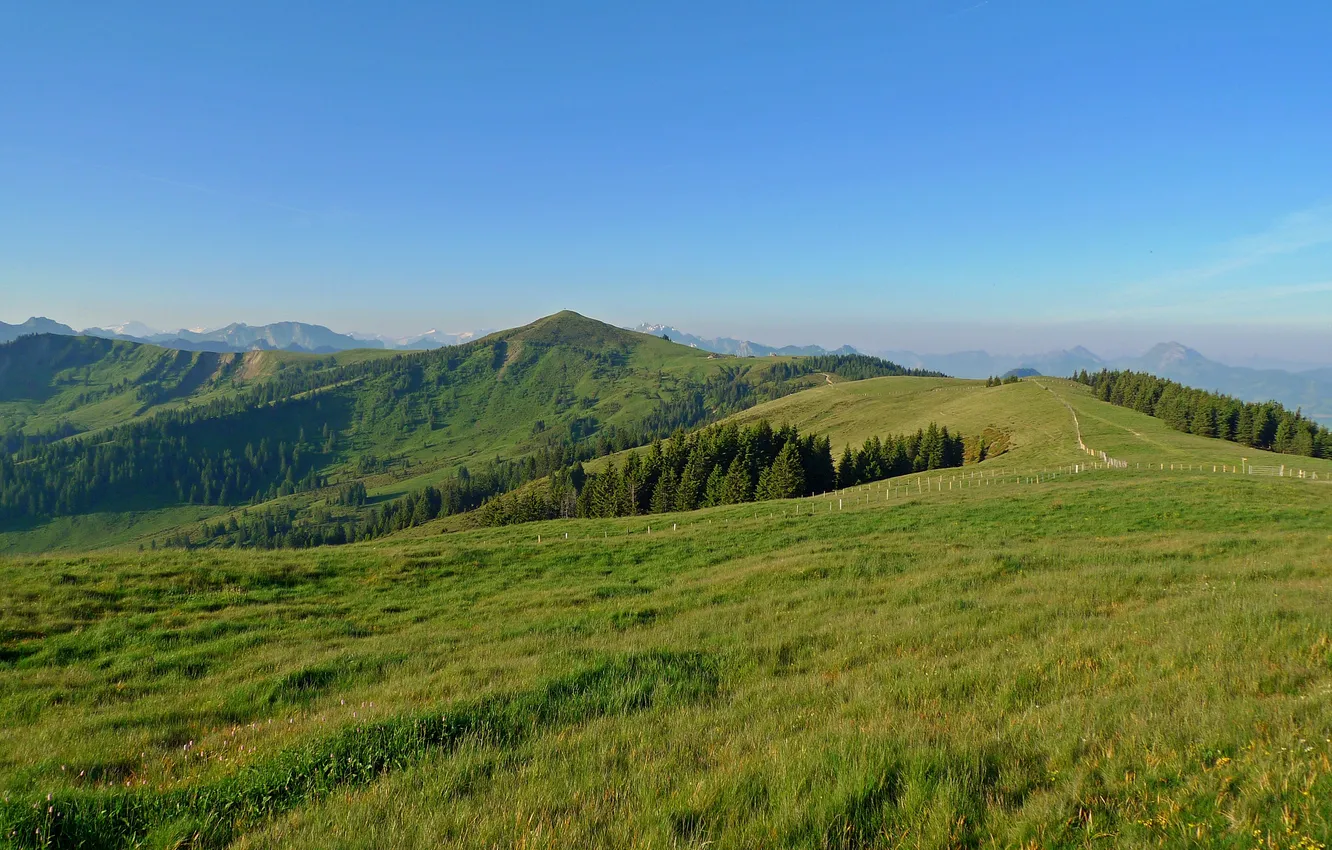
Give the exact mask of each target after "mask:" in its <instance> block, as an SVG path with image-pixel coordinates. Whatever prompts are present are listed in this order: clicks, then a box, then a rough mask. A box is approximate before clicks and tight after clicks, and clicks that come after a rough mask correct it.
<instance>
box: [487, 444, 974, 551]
mask: <svg viewBox="0 0 1332 850" xmlns="http://www.w3.org/2000/svg"><path fill="white" fill-rule="evenodd" d="M963 458H964V451H963V442H962V439H961V438H960V437H955V436H953V435H950V434H949V433H948V429H947V428H940V427H938V426H937V425H935V424H933V423H931V425H930V427H929V428H928V429H922V430H920V431H918V432H916V433H915V434H910V435H899V436H889V437H887V438H878V437H875V438H873V439H870V440H867V441H866V442H865V444H864V445H863V446H862V447H861V448H860V449H852V448H850V447H849V446H848V447H847V449H846V450H845V451H844V452H843V455H842V460H841V463H840V464H834V462H833V457H832V448H831V444H830V441H829V438H828V437H826V436H825V437H816V436H814V435H801V434H800V432H799V430H798V429H796V428H795V427H794V426H791V425H782V426H780V427H778V428H776V429H774V428H773V427H772V425H771V423H769V422H768V421H767V420H760V421H758V422H756V423H754V424H752V425H749V426H743V427H742V426H739V425H737V424H735V423H730V424H727V425H724V426H713V427H710V428H705V429H702V430H699V431H695V432H693V433H691V434H688V435H685V434H677V435H675V436H674V437H672V438H671V439H670V440H669V441H662V440H657V441H654V442H653V443H652V445H651V447H650V448H648V449H647V451H646V452H641V453H640V452H631V453H630V454H629V455H628V456H627V457H626V458H625V459H624V461H623V462H622V463H621V464H619V465H617V464H616V463H614V462H613V461H612V462H610V463H608V464H607V466H606V467H605V468H604V469H603V470H601V471H599V472H592V473H587V472H585V471H584V470H583V468H582V465H581V464H579V465H575V466H573V467H571V468H568V469H565V470H561V471H560V472H559V473H558V474H556V475H554V476H551V477H550V478H549V479H547V480H545V481H543V482H540V483H538V484H537V485H534V486H530V487H525V488H522V489H521V490H518V491H516V492H514V493H509V494H507V495H504V496H501V497H498V498H495V499H491V500H489V501H487V502H486V503H485V504H484V505H482V506H481V509H480V510H479V511H478V514H477V516H478V521H479V522H480V523H482V524H485V525H509V524H513V523H520V522H530V521H533V520H540V519H555V518H558V517H623V516H638V515H643V514H654V513H664V512H669V511H689V510H693V509H695V508H700V507H710V506H713V505H729V504H739V503H742V502H753V501H764V500H768V499H789V498H795V497H799V496H808V495H812V494H815V493H823V492H827V491H829V490H833V489H835V488H837V487H848V486H853V485H855V484H860V483H864V482H867V481H873V480H878V479H881V478H887V477H891V476H893V475H902V474H906V473H909V472H913V471H925V470H929V469H939V468H943V467H950V466H961V465H962V462H963Z"/></svg>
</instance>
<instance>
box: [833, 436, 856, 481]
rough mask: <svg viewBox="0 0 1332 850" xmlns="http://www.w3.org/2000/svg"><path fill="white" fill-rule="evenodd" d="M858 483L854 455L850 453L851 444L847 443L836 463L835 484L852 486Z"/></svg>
mask: <svg viewBox="0 0 1332 850" xmlns="http://www.w3.org/2000/svg"><path fill="white" fill-rule="evenodd" d="M859 483H860V481H859V478H858V476H857V474H856V457H855V455H854V454H852V453H851V446H850V445H849V444H848V445H847V447H846V448H845V449H843V450H842V460H841V461H840V462H839V463H838V464H837V486H838V487H854V486H855V485H856V484H859Z"/></svg>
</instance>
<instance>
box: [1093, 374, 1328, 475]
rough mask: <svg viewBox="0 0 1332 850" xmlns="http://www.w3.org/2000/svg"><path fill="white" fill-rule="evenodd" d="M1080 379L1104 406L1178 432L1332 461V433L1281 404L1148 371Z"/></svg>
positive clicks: (1096, 375)
mask: <svg viewBox="0 0 1332 850" xmlns="http://www.w3.org/2000/svg"><path fill="white" fill-rule="evenodd" d="M1074 379H1075V380H1077V381H1079V382H1080V383H1083V384H1086V385H1087V386H1089V387H1091V388H1092V392H1093V393H1094V394H1095V396H1096V397H1097V398H1099V399H1100V400H1101V401H1108V402H1110V403H1111V404H1117V405H1119V406H1120V407H1127V408H1131V409H1133V410H1136V411H1138V412H1139V413H1146V414H1148V415H1150V416H1155V417H1156V418H1157V419H1160V420H1162V421H1164V422H1165V423H1166V424H1168V425H1169V426H1170V427H1172V428H1174V429H1175V430H1177V431H1183V432H1185V433H1187V434H1197V435H1198V436H1200V437H1215V438H1218V439H1222V440H1229V441H1231V442H1233V443H1239V444H1241V445H1245V446H1252V447H1253V448H1256V449H1265V450H1267V451H1271V452H1280V453H1282V454H1292V455H1304V456H1306V457H1332V432H1329V431H1328V429H1327V428H1324V427H1322V426H1320V425H1319V424H1318V423H1316V422H1313V421H1312V420H1309V419H1306V418H1305V417H1304V416H1303V415H1302V414H1301V413H1300V411H1298V410H1296V411H1294V412H1292V411H1289V410H1287V409H1286V408H1285V407H1283V406H1282V405H1281V404H1278V403H1277V402H1275V401H1267V402H1262V403H1261V404H1256V403H1253V402H1243V401H1240V400H1239V399H1237V398H1232V397H1231V396H1228V395H1222V394H1220V393H1213V392H1207V391H1205V390H1195V389H1192V388H1191V387H1186V386H1184V385H1183V384H1178V383H1176V382H1174V381H1168V380H1166V379H1165V378H1158V377H1156V376H1155V375H1150V374H1147V373H1146V372H1131V371H1114V372H1112V371H1109V370H1102V371H1100V372H1095V373H1092V374H1088V373H1087V372H1086V371H1085V370H1084V371H1082V372H1080V373H1078V374H1077V375H1075V376H1074Z"/></svg>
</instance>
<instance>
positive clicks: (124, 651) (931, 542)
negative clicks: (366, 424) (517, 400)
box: [0, 322, 1332, 850]
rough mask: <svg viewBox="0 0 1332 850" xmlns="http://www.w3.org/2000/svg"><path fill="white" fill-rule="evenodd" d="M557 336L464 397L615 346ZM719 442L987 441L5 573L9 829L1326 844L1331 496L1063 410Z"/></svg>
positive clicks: (958, 388) (865, 402)
mask: <svg viewBox="0 0 1332 850" xmlns="http://www.w3.org/2000/svg"><path fill="white" fill-rule="evenodd" d="M557 324H558V325H559V326H558V327H540V328H535V329H531V330H529V331H523V332H519V333H515V334H514V335H512V336H510V337H509V338H508V339H507V341H508V342H510V343H512V345H513V347H514V348H520V351H519V353H518V354H517V355H516V358H515V359H514V360H513V361H509V355H508V351H509V350H511V349H509V348H506V349H505V354H504V356H503V357H502V358H500V357H496V356H495V355H496V354H497V352H496V351H495V350H494V349H493V348H492V349H491V350H490V356H491V357H492V358H494V359H495V360H499V361H500V362H499V363H498V365H497V366H495V365H494V364H493V361H492V367H493V368H491V370H490V379H491V380H492V381H496V380H497V381H507V380H521V373H522V370H521V369H519V370H514V369H513V368H512V367H513V366H514V365H515V364H517V363H519V362H520V360H522V358H525V357H533V356H534V355H535V354H536V353H537V349H539V348H540V347H541V346H543V345H552V346H560V345H561V341H564V340H567V338H568V336H569V335H570V333H571V332H572V333H577V334H581V333H583V332H584V331H586V332H588V333H592V334H608V333H609V332H608V331H602V330H600V329H595V328H582V329H580V328H579V327H577V326H572V325H571V324H570V323H566V322H559V323H557ZM519 337H521V339H520V338H519ZM603 339H604V341H605V342H606V343H608V344H611V345H614V343H615V339H616V338H615V337H613V336H605V337H603ZM524 352H525V353H524ZM643 355H644V356H645V357H648V358H669V357H672V356H674V352H672V350H671V349H667V348H658V347H656V346H654V347H652V348H651V349H648V350H646V351H645V352H643ZM631 356H632V355H631ZM506 362H507V363H508V365H509V366H510V370H509V371H506V372H504V374H503V375H502V376H501V375H499V372H500V370H501V369H503V368H504V365H505V363H506ZM530 363H531V367H534V368H536V369H540V368H542V366H541V363H542V358H540V357H535V359H534V360H532V361H531V362H530ZM547 368H549V367H547ZM1070 408H1071V409H1070ZM1074 414H1076V416H1077V423H1078V424H1077V425H1076V426H1075V425H1074ZM737 416H738V418H741V419H745V420H746V421H749V420H752V419H755V418H758V417H769V418H778V417H785V418H787V419H790V420H796V421H801V422H804V423H807V425H808V427H809V428H810V429H811V430H813V431H816V432H822V433H830V434H831V435H833V437H834V438H835V439H836V440H837V441H838V442H843V441H845V442H854V441H856V440H862V439H864V438H865V437H866V436H869V435H877V434H881V433H885V432H890V431H902V430H905V429H909V428H911V427H913V426H918V425H919V424H921V423H926V422H928V421H931V420H936V421H944V422H949V423H950V424H951V423H956V424H957V427H958V428H959V429H960V430H962V431H963V432H965V433H972V432H974V431H975V430H976V429H982V430H984V429H992V430H993V431H995V432H1000V433H1003V434H1005V435H1006V438H1007V444H1008V449H1007V451H1005V452H1004V453H1002V454H999V455H997V456H996V457H994V458H993V459H992V460H987V461H984V462H983V463H981V464H979V465H973V466H972V468H970V469H968V468H965V467H964V468H963V469H960V470H943V471H941V472H939V473H936V474H932V475H930V476H927V477H926V476H912V477H911V479H909V480H906V481H899V482H886V483H879V484H874V485H869V486H863V487H857V488H853V489H849V490H845V491H842V492H840V493H837V494H831V495H828V496H815V497H811V498H805V499H793V500H783V501H775V502H765V503H760V504H753V503H750V504H740V505H730V506H721V507H713V508H707V509H703V510H698V511H693V512H688V513H673V514H663V515H653V516H651V517H635V518H615V519H559V520H552V521H548V522H539V523H533V524H528V525H522V526H512V527H503V528H488V529H474V530H463V531H458V532H457V533H453V534H447V535H443V534H440V533H439V530H440V527H439V524H434V525H430V526H422V527H416V528H412V529H410V530H409V531H407V532H404V533H402V534H399V535H395V536H391V537H387V538H382V539H379V540H375V541H373V542H371V543H361V544H352V545H348V546H339V547H326V548H323V549H318V550H314V551H311V552H282V551H279V552H265V553H254V552H245V551H224V550H218V551H207V552H200V551H179V550H177V551H166V552H161V551H158V552H132V551H119V552H117V551H109V552H95V553H77V554H69V555H44V556H42V557H40V558H33V557H22V558H8V559H0V665H3V669H4V672H5V676H6V685H5V688H4V689H3V690H0V719H3V722H2V723H0V753H3V754H4V755H3V756H2V757H0V787H2V788H3V789H4V790H5V792H6V794H5V795H4V797H3V800H0V829H2V830H4V831H5V834H7V835H8V836H9V840H10V841H11V842H13V843H14V844H15V845H16V846H20V847H48V846H52V847H73V846H79V845H80V844H82V845H84V846H88V845H95V846H103V847H128V846H134V845H136V844H137V845H150V846H164V845H172V844H178V843H181V842H186V843H189V844H190V845H192V846H195V847H201V848H221V847H244V848H258V847H298V848H299V847H311V848H313V847H327V846H356V847H396V848H417V847H439V846H446V847H472V846H476V845H477V844H478V843H480V844H482V845H485V846H489V845H495V846H522V845H524V844H526V845H538V846H544V847H552V848H574V847H580V848H581V847H605V848H610V847H621V846H640V847H663V848H665V847H680V846H704V845H706V846H709V847H719V848H746V847H753V846H763V845H767V844H777V845H780V846H784V847H796V848H811V850H813V848H828V847H894V846H903V845H906V846H939V847H954V846H959V847H984V846H991V845H993V846H1042V847H1061V848H1062V847H1068V848H1073V847H1086V846H1092V847H1095V846H1105V847H1112V846H1142V847H1147V846H1210V847H1234V848H1240V847H1243V848H1249V847H1253V846H1269V847H1275V846H1296V847H1299V846H1305V847H1313V846H1317V845H1318V844H1320V843H1326V840H1327V838H1328V837H1329V835H1332V807H1329V806H1328V804H1327V801H1328V800H1329V799H1332V771H1329V770H1328V769H1327V767H1326V765H1327V763H1328V759H1329V758H1332V748H1329V745H1328V743H1327V742H1328V740H1329V739H1332V702H1329V694H1330V693H1332V650H1330V649H1329V647H1330V646H1332V642H1330V641H1332V639H1330V638H1329V635H1332V614H1329V612H1330V611H1332V579H1329V575H1328V571H1327V569H1326V567H1327V563H1328V562H1327V545H1328V529H1329V528H1332V486H1329V484H1328V483H1327V481H1326V475H1325V474H1324V475H1323V476H1322V477H1320V478H1319V479H1318V480H1313V479H1311V478H1306V479H1298V480H1292V479H1290V478H1274V477H1263V476H1256V475H1241V474H1234V473H1222V472H1219V471H1218V472H1213V471H1212V466H1213V464H1218V465H1228V464H1229V463H1232V462H1234V460H1235V458H1234V455H1235V453H1236V447H1235V446H1234V445H1233V444H1229V443H1224V442H1221V441H1217V440H1212V439H1208V438H1203V437H1197V436H1193V435H1189V434H1182V433H1179V432H1175V431H1173V430H1171V429H1169V428H1168V427H1167V426H1166V425H1165V424H1164V423H1163V422H1161V421H1160V420H1157V419H1153V418H1151V417H1148V416H1146V415H1144V414H1141V413H1137V412H1135V411H1132V410H1129V409H1125V408H1121V407H1115V406H1112V405H1110V404H1107V403H1105V402H1101V401H1099V400H1097V399H1096V398H1094V397H1093V396H1092V395H1091V393H1090V391H1089V390H1088V388H1086V387H1084V386H1082V385H1079V384H1075V383H1073V382H1068V381H1060V380H1054V379H1034V380H1026V381H1022V382H1019V383H1016V384H1009V385H1004V386H1000V387H991V388H986V387H984V386H983V384H978V383H973V382H965V381H954V380H944V379H929V378H901V377H886V378H878V379H871V380H865V381H856V382H834V383H833V384H831V385H830V384H828V383H826V382H824V383H823V384H822V385H821V386H816V387H814V388H811V389H807V390H804V391H802V392H800V393H797V394H793V395H789V396H784V397H782V398H778V399H774V400H771V401H768V402H766V403H764V404H761V405H758V406H755V407H753V408H750V409H747V410H745V411H742V412H741V413H739V414H737ZM820 423H824V424H823V425H821V424H820ZM1079 434H1081V436H1082V438H1083V440H1084V441H1085V442H1086V443H1087V444H1089V445H1091V446H1094V447H1097V448H1104V449H1105V450H1107V451H1109V452H1110V454H1111V455H1113V456H1115V457H1119V458H1122V459H1124V460H1125V461H1126V462H1127V464H1128V465H1127V467H1117V468H1106V467H1105V466H1104V465H1099V464H1097V465H1094V466H1091V467H1090V468H1087V469H1086V470H1085V471H1079V472H1074V471H1072V467H1073V466H1074V465H1075V464H1079V465H1081V464H1093V463H1096V459H1093V458H1092V457H1091V456H1089V455H1087V454H1085V453H1084V452H1083V451H1082V450H1080V449H1079V447H1078V443H1077V439H1078V435H1079ZM1287 457H1288V456H1287ZM1301 462H1302V463H1304V461H1301ZM1307 463H1308V465H1309V467H1310V468H1311V469H1312V470H1314V471H1320V472H1322V473H1326V472H1327V470H1328V464H1327V462H1326V461H1320V460H1311V461H1308V462H1307ZM1171 465H1176V466H1178V467H1179V468H1177V469H1170V468H1168V467H1170V466H1171ZM1163 466H1164V467H1167V468H1163ZM921 478H927V479H928V480H927V481H921V480H920V479H921Z"/></svg>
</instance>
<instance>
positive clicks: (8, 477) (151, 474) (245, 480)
mask: <svg viewBox="0 0 1332 850" xmlns="http://www.w3.org/2000/svg"><path fill="white" fill-rule="evenodd" d="M209 407H210V408H212V406H209ZM219 408H220V409H221V410H227V409H228V408H229V405H220V406H219ZM210 412H213V411H210V410H205V409H203V408H191V409H187V410H184V411H169V412H164V413H160V414H158V415H157V416H154V417H152V418H151V419H147V420H144V421H140V422H135V423H132V424H129V425H123V426H119V427H116V428H112V429H109V430H107V431H104V432H100V433H97V434H91V435H86V436H79V437H73V438H70V439H67V440H62V441H59V442H54V443H48V444H44V445H33V444H29V445H26V446H25V447H24V448H23V449H22V450H21V451H20V452H19V453H18V454H16V455H9V454H0V521H6V522H15V521H19V520H24V519H35V518H42V517H55V516H67V515H71V514H78V513H84V512H87V511H92V510H113V509H115V510H120V509H124V508H125V507H126V506H128V505H134V506H138V507H145V506H155V505H158V504H162V503H178V504H199V505H240V504H246V503H257V502H260V501H265V500H267V499H272V498H276V497H278V496H284V495H288V494H291V493H296V492H302V491H306V490H312V489H315V488H318V487H321V486H323V484H324V481H323V479H322V477H321V476H320V475H319V474H318V472H317V469H318V468H319V467H320V466H322V465H323V464H324V463H325V462H326V461H327V458H328V453H329V452H331V450H332V444H333V439H334V438H333V434H332V433H331V431H330V430H329V429H328V427H327V425H325V427H324V429H323V431H322V432H317V433H316V434H313V435H307V433H306V430H305V428H304V427H303V426H302V425H301V420H302V419H305V418H308V417H310V416H313V417H316V418H317V417H318V414H319V401H318V400H317V399H302V400H295V401H291V402H288V403H287V404H286V405H285V406H284V408H283V409H282V410H280V411H277V414H278V415H273V412H272V411H260V410H241V411H239V412H235V411H232V412H227V413H224V414H223V415H221V416H218V417H216V418H213V417H211V416H210V415H209V414H210ZM266 414H267V415H266ZM283 414H285V415H283ZM260 417H262V420H261V421H262V422H263V424H264V427H263V428H258V427H255V426H256V424H257V421H260ZM260 434H262V436H259V435H260ZM239 435H248V436H249V439H248V440H245V441H244V442H242V441H241V440H243V439H244V437H242V436H239Z"/></svg>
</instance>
